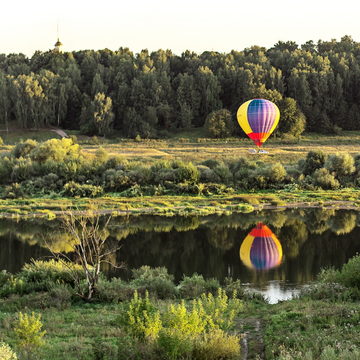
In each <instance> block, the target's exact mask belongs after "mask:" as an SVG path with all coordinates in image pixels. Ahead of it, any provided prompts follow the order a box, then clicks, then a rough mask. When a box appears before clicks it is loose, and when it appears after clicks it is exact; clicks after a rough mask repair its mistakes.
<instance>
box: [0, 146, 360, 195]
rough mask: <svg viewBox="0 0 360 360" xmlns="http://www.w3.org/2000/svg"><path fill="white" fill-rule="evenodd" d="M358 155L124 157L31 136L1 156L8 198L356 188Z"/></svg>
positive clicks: (359, 166) (0, 173) (1, 179)
mask: <svg viewBox="0 0 360 360" xmlns="http://www.w3.org/2000/svg"><path fill="white" fill-rule="evenodd" d="M359 174H360V161H359V156H355V157H353V156H352V155H350V154H348V153H338V154H331V155H328V156H326V155H325V154H324V153H322V152H319V151H310V152H309V153H308V154H307V156H306V158H305V159H301V160H299V161H298V163H297V164H282V163H280V162H262V161H252V160H249V159H248V158H239V159H237V160H228V161H223V160H212V159H211V160H206V161H203V162H200V163H195V164H193V163H192V162H185V161H181V160H151V161H148V162H144V161H141V162H139V161H136V160H133V161H131V160H126V159H125V158H122V157H119V156H115V157H114V156H109V154H108V153H107V152H106V151H104V150H102V149H101V148H99V149H98V150H97V152H96V153H95V155H94V156H90V155H86V154H85V153H84V152H83V151H81V148H80V146H79V145H78V144H76V143H74V142H73V140H72V139H61V140H56V139H51V140H48V141H46V142H43V143H37V142H36V141H33V140H27V141H25V142H21V143H19V144H17V145H16V146H15V147H14V148H13V149H12V151H11V152H9V153H7V154H6V153H5V154H3V155H2V157H1V158H0V182H1V184H2V185H3V188H2V196H3V198H8V199H14V198H22V197H31V196H65V197H98V196H100V195H102V194H104V193H108V194H109V193H115V194H117V195H118V196H123V197H141V196H162V195H185V194H189V195H193V196H199V195H204V196H210V195H211V196H213V195H221V194H229V193H234V192H239V191H251V192H253V191H261V190H288V189H290V190H298V191H300V190H310V191H313V190H322V189H325V190H336V189H342V188H349V187H351V188H357V187H358V185H359V183H360V180H359V179H360V178H359Z"/></svg>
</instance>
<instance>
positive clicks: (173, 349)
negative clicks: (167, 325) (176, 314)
mask: <svg viewBox="0 0 360 360" xmlns="http://www.w3.org/2000/svg"><path fill="white" fill-rule="evenodd" d="M157 346H158V349H159V352H160V354H161V357H162V358H163V359H169V360H176V359H190V358H191V353H192V350H193V341H192V340H191V339H189V338H187V337H185V336H184V335H183V334H181V332H180V331H179V330H177V329H163V330H162V331H160V334H159V338H158V340H157Z"/></svg>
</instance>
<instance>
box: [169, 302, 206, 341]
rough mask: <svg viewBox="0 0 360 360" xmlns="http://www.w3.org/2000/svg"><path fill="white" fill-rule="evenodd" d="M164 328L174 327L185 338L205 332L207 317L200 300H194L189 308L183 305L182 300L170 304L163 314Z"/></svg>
mask: <svg viewBox="0 0 360 360" xmlns="http://www.w3.org/2000/svg"><path fill="white" fill-rule="evenodd" d="M164 319H165V321H164V324H165V326H166V328H169V329H174V330H177V331H178V332H179V334H181V336H182V337H185V338H189V339H190V338H195V337H196V336H197V335H200V334H202V333H203V332H205V329H206V327H207V325H208V318H207V317H206V314H205V312H204V309H203V307H202V304H201V302H196V301H195V300H194V302H193V304H192V308H191V310H188V309H187V308H186V306H185V302H184V300H182V301H181V303H180V304H177V305H173V304H171V305H170V307H169V308H168V310H167V312H166V313H165V314H164Z"/></svg>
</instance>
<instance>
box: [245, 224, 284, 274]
mask: <svg viewBox="0 0 360 360" xmlns="http://www.w3.org/2000/svg"><path fill="white" fill-rule="evenodd" d="M282 257H283V251H282V247H281V244H280V241H279V240H278V239H277V237H276V236H275V234H274V233H273V232H272V231H271V230H270V229H269V228H268V227H267V226H266V225H264V224H262V223H258V224H257V226H256V227H255V228H254V229H252V230H251V231H250V233H249V234H248V236H247V237H246V238H245V239H244V241H243V242H242V244H241V247H240V259H241V261H242V262H243V263H244V265H246V266H247V267H248V268H250V269H256V270H269V269H272V268H274V267H276V266H279V265H280V264H281V260H282Z"/></svg>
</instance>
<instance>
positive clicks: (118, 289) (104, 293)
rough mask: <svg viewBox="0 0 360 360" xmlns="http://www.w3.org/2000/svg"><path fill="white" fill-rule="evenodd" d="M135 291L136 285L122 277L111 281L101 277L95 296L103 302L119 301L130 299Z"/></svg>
mask: <svg viewBox="0 0 360 360" xmlns="http://www.w3.org/2000/svg"><path fill="white" fill-rule="evenodd" d="M134 291H135V289H134V287H132V286H131V285H130V284H128V283H127V282H124V281H123V280H121V279H117V278H113V279H111V280H110V281H107V280H104V279H101V280H100V281H99V283H98V285H97V287H96V294H95V296H96V299H98V300H99V301H101V302H112V303H118V302H119V301H126V300H130V299H131V298H132V297H133V295H134Z"/></svg>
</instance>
